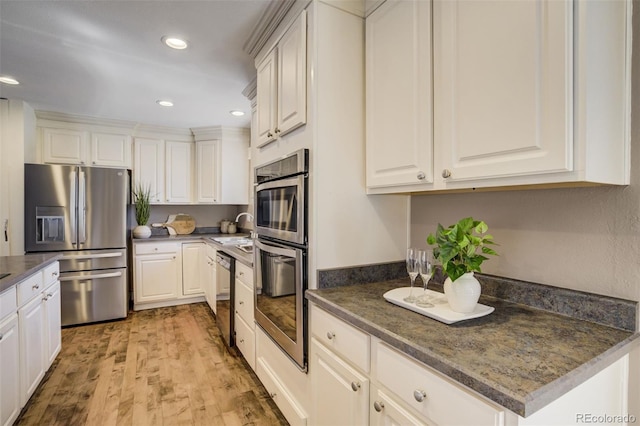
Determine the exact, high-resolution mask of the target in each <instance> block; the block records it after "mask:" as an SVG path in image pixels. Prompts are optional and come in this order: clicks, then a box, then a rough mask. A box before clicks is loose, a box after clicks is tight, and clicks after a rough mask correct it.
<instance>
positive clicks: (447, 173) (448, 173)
mask: <svg viewBox="0 0 640 426" xmlns="http://www.w3.org/2000/svg"><path fill="white" fill-rule="evenodd" d="M442 177H443V178H445V179H447V178H450V177H451V170H449V169H444V170H443V171H442Z"/></svg>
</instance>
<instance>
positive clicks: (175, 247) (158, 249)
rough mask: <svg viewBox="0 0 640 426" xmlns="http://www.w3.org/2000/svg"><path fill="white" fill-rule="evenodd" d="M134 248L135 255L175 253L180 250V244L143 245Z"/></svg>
mask: <svg viewBox="0 0 640 426" xmlns="http://www.w3.org/2000/svg"><path fill="white" fill-rule="evenodd" d="M135 246H136V250H135V253H136V254H158V253H177V252H179V251H180V250H181V248H182V246H181V244H180V243H143V244H136V245H135Z"/></svg>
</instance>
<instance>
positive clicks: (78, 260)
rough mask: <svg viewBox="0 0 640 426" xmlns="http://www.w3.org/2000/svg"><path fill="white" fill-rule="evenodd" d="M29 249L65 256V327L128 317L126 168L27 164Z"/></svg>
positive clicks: (62, 275)
mask: <svg viewBox="0 0 640 426" xmlns="http://www.w3.org/2000/svg"><path fill="white" fill-rule="evenodd" d="M24 180H25V249H26V251H27V253H36V252H61V253H62V254H63V257H62V259H61V260H60V288H61V299H62V325H74V324H84V323H90V322H96V321H104V320H110V319H117V318H125V317H126V316H127V312H128V299H127V294H128V293H127V236H126V233H127V202H128V198H129V173H128V171H127V170H126V169H111V168H99V167H81V166H63V165H43V164H25V169H24Z"/></svg>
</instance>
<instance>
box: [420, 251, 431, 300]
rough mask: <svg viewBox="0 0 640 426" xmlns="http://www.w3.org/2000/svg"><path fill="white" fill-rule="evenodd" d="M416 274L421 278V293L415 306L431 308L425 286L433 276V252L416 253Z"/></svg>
mask: <svg viewBox="0 0 640 426" xmlns="http://www.w3.org/2000/svg"><path fill="white" fill-rule="evenodd" d="M418 272H419V273H420V278H422V285H423V289H424V291H423V293H422V294H421V295H420V296H418V298H417V299H416V305H418V306H420V307H422V308H433V306H434V305H433V303H431V298H430V297H429V295H428V294H427V284H428V283H429V280H430V279H431V276H432V275H433V252H432V251H431V250H419V251H418Z"/></svg>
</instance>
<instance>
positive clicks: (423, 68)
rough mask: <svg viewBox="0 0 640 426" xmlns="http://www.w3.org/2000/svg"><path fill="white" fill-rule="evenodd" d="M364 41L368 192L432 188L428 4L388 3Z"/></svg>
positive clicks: (373, 16)
mask: <svg viewBox="0 0 640 426" xmlns="http://www.w3.org/2000/svg"><path fill="white" fill-rule="evenodd" d="M366 37H367V43H366V62H367V73H366V84H367V99H366V102H367V110H366V112H367V152H366V155H367V186H369V187H384V186H389V185H398V184H407V185H413V184H418V183H420V184H421V183H428V182H433V107H432V105H433V104H432V102H431V99H432V96H433V93H432V84H431V77H432V64H431V4H430V2H426V1H401V0H387V1H386V2H385V3H384V4H383V5H382V6H380V7H379V8H378V9H376V11H375V12H373V13H372V14H371V15H370V16H369V17H368V18H367V22H366Z"/></svg>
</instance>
